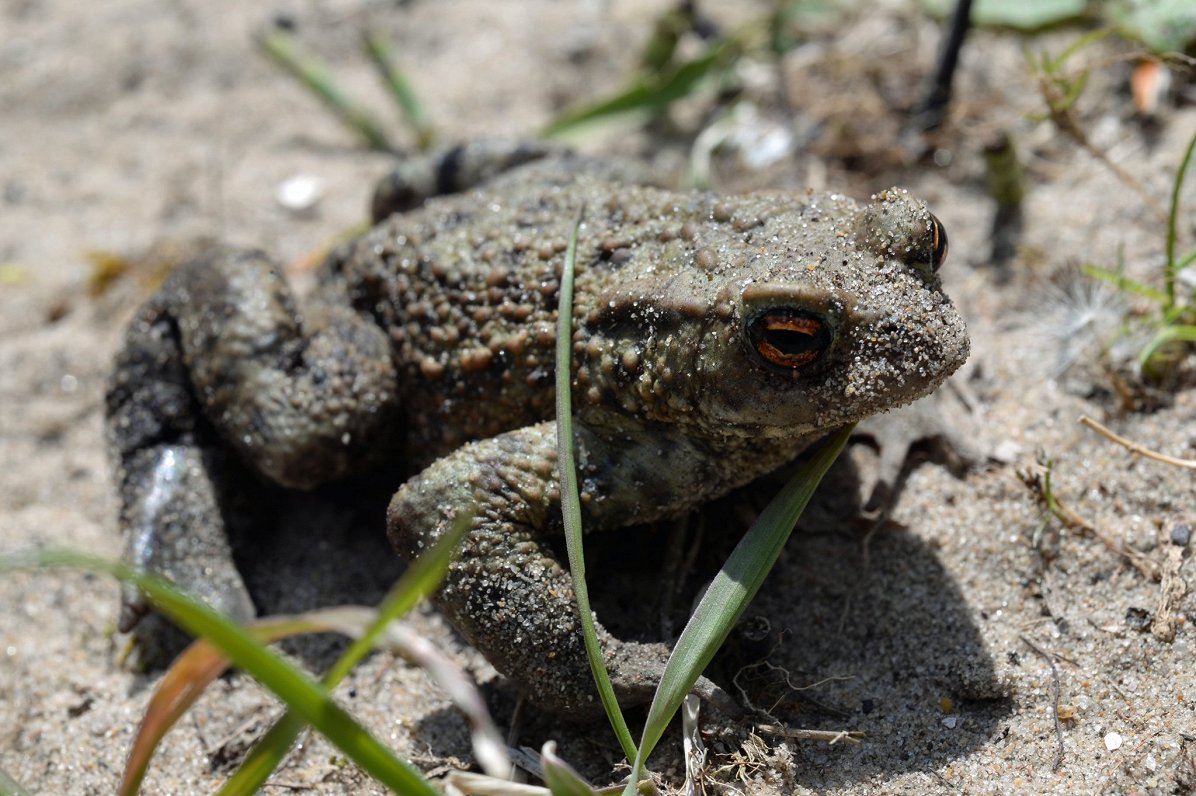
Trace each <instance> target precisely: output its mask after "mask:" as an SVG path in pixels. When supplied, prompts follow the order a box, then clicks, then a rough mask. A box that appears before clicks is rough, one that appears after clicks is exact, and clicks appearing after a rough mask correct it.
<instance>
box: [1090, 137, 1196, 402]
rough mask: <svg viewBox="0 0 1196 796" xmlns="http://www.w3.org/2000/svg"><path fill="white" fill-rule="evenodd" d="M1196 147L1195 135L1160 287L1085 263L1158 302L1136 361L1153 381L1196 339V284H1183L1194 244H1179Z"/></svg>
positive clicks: (1179, 178)
mask: <svg viewBox="0 0 1196 796" xmlns="http://www.w3.org/2000/svg"><path fill="white" fill-rule="evenodd" d="M1194 151H1196V134H1194V135H1193V136H1192V138H1191V140H1190V141H1189V142H1188V147H1187V149H1186V150H1185V151H1184V156H1183V159H1182V160H1181V161H1180V163H1179V168H1178V169H1176V172H1175V179H1174V181H1173V182H1172V185H1171V205H1170V209H1169V211H1168V213H1167V227H1166V230H1167V233H1166V234H1167V237H1166V244H1165V256H1166V262H1165V263H1164V266H1163V288H1162V290H1160V289H1158V288H1156V287H1152V286H1150V285H1147V284H1145V283H1143V282H1139V281H1136V280H1133V279H1130V278H1129V277H1127V276H1126V275H1125V274H1124V273H1123V270H1122V269H1120V268H1119V269H1117V270H1109V269H1106V268H1101V267H1100V266H1096V265H1085V266H1084V267H1083V270H1084V272H1085V273H1086V274H1088V275H1089V276H1092V277H1094V278H1096V279H1100V280H1101V281H1104V282H1108V283H1109V284H1112V285H1114V286H1115V287H1117V288H1118V289H1120V290H1122V291H1125V292H1127V293H1130V294H1132V295H1135V296H1138V297H1140V298H1143V299H1146V300H1147V301H1149V302H1151V303H1152V304H1154V305H1155V311H1154V312H1152V313H1150V314H1148V315H1146V316H1145V317H1144V318H1142V319H1141V321H1140V322H1141V323H1143V324H1144V329H1143V331H1144V332H1145V333H1146V335H1147V338H1148V342H1147V343H1146V344H1145V346H1143V348H1142V350H1141V351H1140V352H1139V354H1138V365H1139V367H1140V369H1141V371H1142V375H1143V376H1144V377H1146V378H1147V379H1149V380H1150V381H1153V382H1159V381H1164V380H1166V378H1167V377H1168V376H1169V375H1171V374H1172V373H1173V371H1174V369H1175V367H1176V366H1177V365H1178V363H1179V362H1180V360H1181V359H1182V358H1183V357H1184V356H1185V355H1186V354H1187V353H1189V352H1190V351H1191V348H1192V345H1193V344H1194V343H1196V286H1194V285H1193V284H1192V283H1191V282H1188V283H1187V286H1186V287H1185V288H1183V289H1181V286H1182V284H1183V282H1184V280H1183V279H1182V277H1183V275H1184V273H1185V272H1186V271H1187V270H1188V269H1189V268H1190V267H1191V266H1192V264H1193V263H1196V248H1193V249H1191V250H1189V251H1186V252H1182V251H1180V250H1179V248H1178V245H1179V218H1180V204H1181V196H1182V191H1183V185H1184V179H1185V177H1186V176H1187V172H1188V168H1189V166H1190V165H1191V163H1192V158H1193V152H1194ZM1130 331H1133V330H1130Z"/></svg>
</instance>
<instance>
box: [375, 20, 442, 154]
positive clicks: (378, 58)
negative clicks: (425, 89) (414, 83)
mask: <svg viewBox="0 0 1196 796" xmlns="http://www.w3.org/2000/svg"><path fill="white" fill-rule="evenodd" d="M364 41H365V51H366V53H367V54H368V55H369V56H370V61H372V62H373V64H374V67H375V68H376V69H377V70H378V74H379V75H381V76H382V81H383V82H384V83H386V87H387V88H388V89H390V96H391V97H392V98H394V101H395V104H396V105H398V106H399V111H401V112H402V114H403V118H404V119H406V120H407V124H409V125H411V129H412V130H413V131H414V132H415V140H416V146H417V147H418V148H419V151H421V152H424V151H426V150H427V149H428V148H430V147H431V146H432V144H433V143H435V142H436V130H435V129H434V128H433V127H432V123H431V122H430V121H429V120H428V114H427V113H426V112H425V111H424V106H423V103H421V102H420V101H419V98H418V97H417V96H416V95H415V89H413V88H412V87H411V81H409V80H408V79H407V75H406V74H405V73H404V72H403V70H402V69H401V68H400V67H399V63H398V59H397V58H395V55H394V46H393V44H392V43H391V42H390V41H388V40H387V39H386V38H385V37H384V36H382V35H381V34H379V33H367V34H365V37H364Z"/></svg>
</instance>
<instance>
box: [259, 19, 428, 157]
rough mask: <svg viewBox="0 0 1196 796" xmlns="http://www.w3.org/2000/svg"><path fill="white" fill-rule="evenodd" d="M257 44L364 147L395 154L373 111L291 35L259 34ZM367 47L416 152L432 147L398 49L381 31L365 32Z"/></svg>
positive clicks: (269, 31)
mask: <svg viewBox="0 0 1196 796" xmlns="http://www.w3.org/2000/svg"><path fill="white" fill-rule="evenodd" d="M256 40H257V44H258V47H259V48H260V49H261V51H262V52H263V53H264V54H265V55H266V56H268V57H269V58H270V60H272V61H273V62H274V63H276V64H278V66H280V67H282V69H283V71H285V72H286V73H287V74H289V75H291V76H292V77H294V78H295V79H296V80H298V81H299V83H300V85H302V86H303V87H304V88H306V89H307V90H308V91H309V92H311V93H312V94H314V95H315V96H316V97H317V98H318V99H319V100H320V101H321V102H323V103H324V106H325V107H326V108H328V109H329V110H330V111H331V112H332V114H333V115H334V116H336V118H337V119H339V120H340V121H341V123H342V124H344V125H345V127H346V128H348V129H349V130H350V131H351V132H353V133H354V134H355V135H356V136H357V137H358V138H359V139H361V141H362V143H363V144H365V145H366V146H367V147H369V148H370V149H375V150H378V151H380V152H395V151H396V149H395V146H394V144H392V143H391V140H390V137H389V136H388V135H387V133H386V129H385V127H384V126H383V124H382V123H381V122H380V121H379V120H378V118H377V117H376V116H375V115H374V114H373V112H372V111H371V110H370V109H369V108H366V107H365V106H364V105H361V104H360V103H358V102H356V101H354V100H353V99H351V98H350V97H349V95H348V94H347V93H346V92H345V91H344V90H343V89H342V88H341V87H340V85H339V84H338V83H337V82H336V80H335V78H333V76H332V71H331V70H330V69H329V68H328V66H327V65H326V64H324V63H323V62H322V61H320V60H319V59H318V58H317V57H316V56H315V55H314V54H313V53H311V52H310V51H308V50H306V49H305V48H304V47H303V46H302V45H301V44H300V43H299V40H298V39H296V38H295V36H293V35H292V34H291V33H290V32H288V31H286V30H283V29H281V28H268V29H266V30H264V31H262V32H261V33H260V34H258V36H257V38H256ZM362 48H363V50H364V51H365V53H366V55H367V57H368V58H369V59H370V63H371V64H373V66H374V69H375V70H376V71H377V72H378V76H379V77H380V78H381V80H382V81H383V83H384V84H385V85H386V87H387V88H388V90H389V92H390V97H391V98H392V99H393V100H394V102H395V105H396V107H398V109H399V111H400V113H401V114H402V117H403V119H404V120H405V121H406V122H407V124H408V126H409V127H410V128H411V130H412V134H413V135H414V136H415V144H416V148H417V149H418V150H420V151H424V150H427V149H429V148H430V147H431V146H432V145H433V144H434V143H435V142H436V131H435V129H434V127H433V126H432V123H431V122H430V121H429V120H428V115H427V113H426V112H425V111H424V108H423V105H422V104H421V103H420V101H419V99H418V97H417V96H416V94H415V91H414V89H413V88H412V87H411V82H410V81H409V80H408V79H407V76H406V74H405V73H404V72H403V70H402V69H401V68H400V67H399V65H398V60H397V58H396V56H395V48H394V46H393V45H392V44H391V43H390V42H389V41H387V40H386V39H385V37H383V36H382V35H381V34H379V33H366V34H364V35H363V36H362Z"/></svg>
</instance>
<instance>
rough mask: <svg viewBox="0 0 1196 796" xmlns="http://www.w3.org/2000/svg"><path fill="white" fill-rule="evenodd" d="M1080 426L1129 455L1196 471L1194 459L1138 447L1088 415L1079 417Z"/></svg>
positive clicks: (1142, 446)
mask: <svg viewBox="0 0 1196 796" xmlns="http://www.w3.org/2000/svg"><path fill="white" fill-rule="evenodd" d="M1080 425H1082V426H1086V427H1088V428H1090V429H1092V430H1093V431H1095V432H1096V433H1097V434H1100V435H1101V436H1102V437H1104V438H1105V439H1108V440H1110V441H1112V442H1116V443H1117V444H1118V445H1120V446H1122V447H1123V448H1126V449H1128V450H1129V451H1130V453H1134V454H1137V455H1138V456H1144V457H1146V458H1147V459H1154V460H1155V461H1156V462H1162V463H1163V464H1170V465H1174V466H1175V467H1183V468H1185V469H1187V470H1196V459H1180V458H1178V457H1176V456H1168V455H1167V454H1165V453H1159V452H1158V451H1155V450H1151V449H1150V448H1147V447H1145V446H1144V445H1139V444H1138V443H1136V442H1134V441H1133V440H1129V439H1126V438H1125V437H1122V436H1120V435H1118V434H1115V433H1113V432H1112V431H1110V430H1109V429H1108V428H1106V427H1105V426H1102V425H1101V424H1100V423H1098V422H1096V421H1095V420H1093V419H1092V418H1091V417H1089V416H1088V415H1080Z"/></svg>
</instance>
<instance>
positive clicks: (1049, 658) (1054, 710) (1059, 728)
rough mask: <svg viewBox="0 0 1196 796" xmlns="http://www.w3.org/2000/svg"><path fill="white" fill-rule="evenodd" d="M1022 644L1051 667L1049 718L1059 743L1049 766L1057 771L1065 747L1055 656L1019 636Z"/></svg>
mask: <svg viewBox="0 0 1196 796" xmlns="http://www.w3.org/2000/svg"><path fill="white" fill-rule="evenodd" d="M1018 638H1020V639H1021V640H1022V643H1023V644H1025V645H1026V646H1027V647H1029V648H1030V649H1032V650H1034V652H1036V653H1037V654H1038V655H1040V656H1042V658H1043V659H1044V660H1046V662H1047V664H1048V665H1050V667H1051V680H1052V681H1053V682H1054V684H1055V685H1054V695H1053V704H1052V706H1051V718H1053V719H1054V720H1055V739H1056V740H1057V741H1058V742H1059V750H1058V751H1057V752H1055V762H1054V763H1053V764H1052V765H1051V771H1058V770H1059V766H1061V765H1063V753H1064V750H1065V747H1064V745H1063V722H1061V721H1059V694H1060V692H1061V691H1062V686H1060V684H1059V667H1058V666H1056V665H1055V656H1054V655H1052V654H1051V653H1049V652H1047V651H1046V650H1044V649H1043V648H1042V647H1039V646H1038V645H1037V644H1035V643H1034V642H1033V641H1031V640H1030V639H1028V638H1026V637H1025V636H1019V637H1018Z"/></svg>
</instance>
